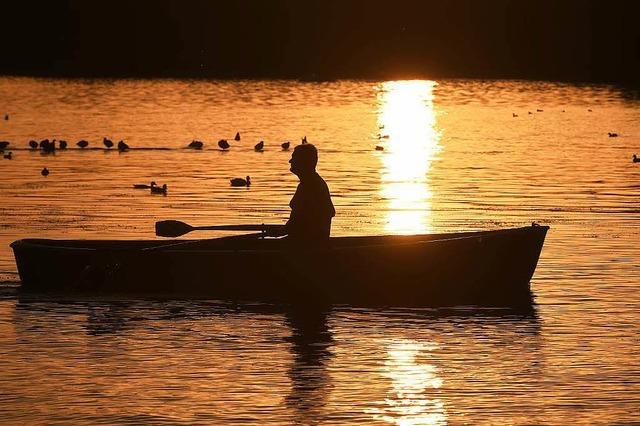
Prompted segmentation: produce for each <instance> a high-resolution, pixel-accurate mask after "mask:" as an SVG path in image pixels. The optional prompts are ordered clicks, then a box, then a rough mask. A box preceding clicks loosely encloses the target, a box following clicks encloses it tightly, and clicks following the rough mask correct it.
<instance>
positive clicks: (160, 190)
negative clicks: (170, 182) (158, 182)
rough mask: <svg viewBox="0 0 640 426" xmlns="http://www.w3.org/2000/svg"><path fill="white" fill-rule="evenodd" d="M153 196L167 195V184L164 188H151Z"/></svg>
mask: <svg viewBox="0 0 640 426" xmlns="http://www.w3.org/2000/svg"><path fill="white" fill-rule="evenodd" d="M149 189H150V190H151V193H152V194H165V195H166V194H167V184H166V183H165V184H164V185H162V186H151V187H150V188H149Z"/></svg>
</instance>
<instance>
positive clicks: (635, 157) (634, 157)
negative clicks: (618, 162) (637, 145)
mask: <svg viewBox="0 0 640 426" xmlns="http://www.w3.org/2000/svg"><path fill="white" fill-rule="evenodd" d="M632 161H633V162H634V163H640V157H638V156H636V155H635V154H633V160H632Z"/></svg>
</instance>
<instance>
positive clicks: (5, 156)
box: [3, 151, 12, 160]
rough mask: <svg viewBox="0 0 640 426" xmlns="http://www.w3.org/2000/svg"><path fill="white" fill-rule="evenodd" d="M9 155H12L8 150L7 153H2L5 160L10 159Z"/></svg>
mask: <svg viewBox="0 0 640 426" xmlns="http://www.w3.org/2000/svg"><path fill="white" fill-rule="evenodd" d="M11 155H12V152H11V151H9V152H8V153H7V154H5V155H3V157H4V158H5V159H7V160H11Z"/></svg>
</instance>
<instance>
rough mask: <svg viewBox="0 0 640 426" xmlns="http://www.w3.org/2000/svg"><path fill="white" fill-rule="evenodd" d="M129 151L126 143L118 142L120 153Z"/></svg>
mask: <svg viewBox="0 0 640 426" xmlns="http://www.w3.org/2000/svg"><path fill="white" fill-rule="evenodd" d="M128 149H129V145H127V144H126V143H125V141H120V142H118V151H120V152H123V151H126V150H128Z"/></svg>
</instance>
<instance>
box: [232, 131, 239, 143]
mask: <svg viewBox="0 0 640 426" xmlns="http://www.w3.org/2000/svg"><path fill="white" fill-rule="evenodd" d="M233 140H235V141H239V140H240V132H236V137H235V138H233Z"/></svg>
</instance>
